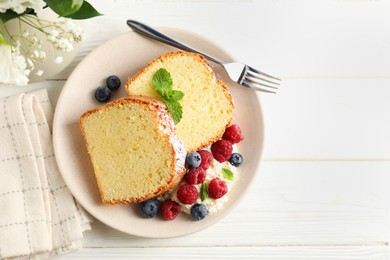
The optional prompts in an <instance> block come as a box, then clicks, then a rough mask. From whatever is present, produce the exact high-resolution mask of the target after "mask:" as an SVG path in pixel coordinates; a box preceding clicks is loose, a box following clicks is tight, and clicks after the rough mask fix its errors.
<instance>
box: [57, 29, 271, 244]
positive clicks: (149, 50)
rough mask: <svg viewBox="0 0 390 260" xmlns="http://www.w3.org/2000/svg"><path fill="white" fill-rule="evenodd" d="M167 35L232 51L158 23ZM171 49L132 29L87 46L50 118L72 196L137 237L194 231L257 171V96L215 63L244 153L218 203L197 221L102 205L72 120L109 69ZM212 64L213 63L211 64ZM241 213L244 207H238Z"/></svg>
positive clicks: (139, 64)
mask: <svg viewBox="0 0 390 260" xmlns="http://www.w3.org/2000/svg"><path fill="white" fill-rule="evenodd" d="M160 29H161V31H163V32H165V33H166V34H168V35H171V36H172V37H174V38H176V39H178V40H180V41H182V42H185V43H188V44H190V45H191V46H193V47H195V48H198V49H199V50H203V51H206V52H207V53H209V54H211V55H213V56H215V57H217V58H220V59H221V60H224V61H232V60H233V59H232V57H231V56H230V55H229V54H227V53H226V52H225V51H224V50H223V49H222V48H221V47H219V46H218V45H216V44H215V43H213V42H210V41H209V40H207V39H205V38H203V37H201V36H199V35H195V34H193V33H190V32H187V31H182V30H178V29H173V28H160ZM173 50H175V49H173V48H171V47H168V46H167V45H164V44H162V43H158V42H155V41H152V40H149V39H146V38H144V37H142V36H139V35H137V34H135V33H133V32H129V33H126V34H124V35H121V36H119V37H116V38H114V39H112V40H110V41H109V42H107V43H105V44H103V45H102V46H100V47H98V48H97V49H95V50H94V51H93V52H91V53H90V54H89V55H88V56H87V57H86V58H85V59H84V60H83V61H82V62H81V63H80V64H79V65H78V66H77V68H76V69H75V70H74V71H73V73H72V75H71V76H70V77H69V79H68V81H67V82H66V84H65V86H64V89H63V91H62V93H61V95H60V97H59V100H58V103H57V107H56V111H55V117H54V124H53V139H54V140H53V141H54V149H55V153H56V158H57V162H58V166H59V168H60V171H61V173H62V176H63V178H64V179H65V182H66V184H67V185H68V187H69V189H70V191H71V192H72V193H73V195H74V197H75V198H76V199H77V200H78V201H79V202H80V204H81V205H82V206H83V207H84V208H85V209H86V210H87V211H88V212H89V213H90V214H91V215H93V216H94V217H95V218H97V219H98V220H100V221H101V222H103V223H105V224H107V225H109V226H111V227H113V228H115V229H118V230H120V231H123V232H126V233H129V234H132V235H137V236H143V237H154V238H166V237H177V236H183V235H187V234H191V233H194V232H197V231H200V230H202V229H204V228H206V227H209V226H211V225H212V224H214V223H216V222H218V221H219V220H221V219H222V218H223V217H224V216H226V215H227V214H228V213H229V212H230V211H231V210H232V209H233V208H234V207H235V206H236V205H237V204H238V202H239V200H240V199H241V198H242V197H243V195H244V193H245V192H246V191H247V190H248V188H249V186H250V184H251V183H252V182H253V178H254V177H255V175H256V174H259V164H260V159H261V154H262V148H263V140H264V139H263V117H262V112H261V106H260V103H259V99H258V97H257V96H256V94H255V92H254V91H253V90H249V89H245V88H244V87H241V86H240V85H237V84H235V83H234V82H231V81H230V80H229V79H228V78H227V76H226V74H225V73H224V72H223V71H221V70H220V69H219V68H218V66H215V68H214V69H215V71H216V73H217V76H218V77H219V78H221V79H222V80H223V81H224V82H225V84H227V85H228V86H229V89H230V91H231V93H232V95H233V99H234V102H235V105H236V109H235V114H234V122H235V123H237V124H238V125H240V127H241V129H242V131H243V134H244V136H245V140H244V141H242V142H241V143H240V144H238V149H239V150H240V152H241V154H242V155H243V156H244V163H243V165H241V166H240V168H239V170H240V178H239V179H238V180H237V183H236V184H235V185H234V187H233V189H232V190H231V191H230V199H229V201H228V202H227V203H226V204H225V206H224V208H223V209H222V210H221V211H219V212H218V213H216V214H213V215H210V216H207V217H206V218H205V219H203V220H201V221H193V220H192V219H191V218H190V217H189V216H188V215H186V214H184V213H181V214H179V216H178V217H177V218H176V219H175V220H173V221H166V220H163V219H162V218H161V217H155V218H153V219H145V218H143V217H142V216H141V215H140V213H139V210H138V206H137V205H130V206H124V205H117V206H111V205H104V204H102V203H101V200H100V194H99V191H98V187H97V184H96V180H95V177H94V173H93V169H92V164H91V162H90V158H89V156H88V154H87V151H86V147H85V145H84V142H83V137H82V133H81V131H80V128H79V124H78V120H79V117H80V115H81V114H82V113H83V112H84V111H86V110H89V109H92V108H96V107H98V106H101V104H100V103H98V102H97V101H95V99H94V91H95V89H96V88H97V87H98V86H101V85H104V82H105V79H106V78H107V76H109V75H113V74H115V75H118V76H119V77H120V79H121V81H122V82H123V83H125V82H126V81H127V78H128V77H130V76H132V75H134V74H135V73H136V72H137V71H139V70H140V69H141V68H143V67H144V66H145V65H146V64H147V63H148V62H149V61H150V60H152V59H153V58H155V57H157V56H159V55H161V54H163V53H165V52H169V51H173ZM212 66H213V65H212ZM213 67H214V66H213ZM125 95H126V93H125V91H124V87H121V89H120V90H118V91H116V92H114V94H113V96H112V99H116V98H119V97H122V96H125ZM243 214H247V213H243Z"/></svg>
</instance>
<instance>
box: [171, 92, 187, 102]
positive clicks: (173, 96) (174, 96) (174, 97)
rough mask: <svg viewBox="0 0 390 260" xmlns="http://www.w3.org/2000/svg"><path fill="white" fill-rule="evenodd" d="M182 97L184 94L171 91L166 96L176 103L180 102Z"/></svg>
mask: <svg viewBox="0 0 390 260" xmlns="http://www.w3.org/2000/svg"><path fill="white" fill-rule="evenodd" d="M183 97H184V93H183V92H182V91H180V90H172V91H171V92H170V93H169V94H168V98H169V99H170V100H176V101H180V100H182V99H183Z"/></svg>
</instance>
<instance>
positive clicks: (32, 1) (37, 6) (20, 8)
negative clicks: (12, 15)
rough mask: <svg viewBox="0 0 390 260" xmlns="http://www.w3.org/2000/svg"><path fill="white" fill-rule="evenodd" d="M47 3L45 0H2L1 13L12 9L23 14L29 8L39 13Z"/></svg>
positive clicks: (0, 4) (0, 0) (0, 2)
mask: <svg viewBox="0 0 390 260" xmlns="http://www.w3.org/2000/svg"><path fill="white" fill-rule="evenodd" d="M45 5H46V3H45V2H44V1H43V0H0V13H5V12H6V11H7V9H12V10H13V11H15V12H16V13H18V14H21V13H23V12H24V11H26V9H27V8H31V9H33V10H34V11H35V12H36V13H39V12H41V11H42V10H43V7H44V6H45Z"/></svg>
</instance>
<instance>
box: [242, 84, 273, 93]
mask: <svg viewBox="0 0 390 260" xmlns="http://www.w3.org/2000/svg"><path fill="white" fill-rule="evenodd" d="M241 85H243V86H244V87H246V88H252V89H256V90H259V91H262V92H267V93H272V94H276V92H275V91H272V90H268V89H265V88H262V87H257V86H253V85H249V84H248V83H246V82H241Z"/></svg>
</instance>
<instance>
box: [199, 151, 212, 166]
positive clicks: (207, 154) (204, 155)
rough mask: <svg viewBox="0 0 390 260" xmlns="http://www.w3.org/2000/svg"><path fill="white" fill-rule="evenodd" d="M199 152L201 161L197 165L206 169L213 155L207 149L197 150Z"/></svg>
mask: <svg viewBox="0 0 390 260" xmlns="http://www.w3.org/2000/svg"><path fill="white" fill-rule="evenodd" d="M198 153H199V154H200V157H201V158H202V162H201V163H200V166H199V167H202V168H203V170H207V169H208V168H209V166H210V164H211V162H212V161H213V155H212V153H210V152H209V151H207V150H200V151H198Z"/></svg>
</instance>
